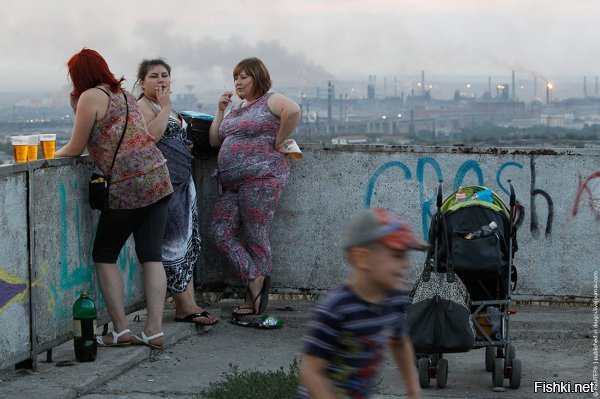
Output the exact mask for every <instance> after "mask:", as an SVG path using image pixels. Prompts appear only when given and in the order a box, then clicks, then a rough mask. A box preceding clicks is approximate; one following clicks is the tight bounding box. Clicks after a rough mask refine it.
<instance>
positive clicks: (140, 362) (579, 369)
mask: <svg viewBox="0 0 600 399" xmlns="http://www.w3.org/2000/svg"><path fill="white" fill-rule="evenodd" d="M237 302H238V301H234V300H223V301H221V302H219V303H218V304H216V305H215V307H213V308H209V309H210V310H211V311H213V312H214V313H217V314H219V313H220V314H222V315H224V316H225V317H227V316H228V315H229V314H230V312H231V309H232V308H233V307H234V306H235V305H236V304H237ZM312 305H313V303H312V302H308V301H276V300H272V301H271V302H270V305H269V313H270V314H273V315H276V316H278V317H280V318H281V319H283V320H284V322H285V326H284V328H283V329H280V330H257V329H253V328H244V327H240V326H237V325H233V324H231V323H228V322H227V321H226V320H222V321H221V323H219V324H218V325H217V326H214V327H212V328H210V329H209V330H208V331H204V332H202V331H198V330H197V329H196V328H195V327H194V326H192V325H190V324H187V323H175V322H173V321H172V320H173V317H174V309H167V310H166V311H165V318H164V320H165V334H166V335H167V336H168V340H169V343H170V344H171V346H170V347H168V348H167V349H166V350H164V351H151V350H150V349H149V348H146V347H127V348H99V349H98V358H97V360H96V361H95V362H92V363H77V362H75V360H74V354H73V349H72V342H68V343H65V344H64V345H61V346H60V347H58V348H55V350H54V351H53V358H54V359H53V360H54V361H55V362H54V363H50V364H48V363H45V362H44V360H45V356H43V357H40V369H39V370H38V371H36V372H31V371H22V370H21V371H15V370H3V371H0V380H1V382H0V397H1V398H4V397H6V398H15V399H22V398H23V399H24V398H50V399H52V398H61V399H62V398H77V397H80V398H84V399H99V398H109V399H117V398H121V399H122V398H128V399H147V398H165V397H166V398H169V397H177V398H200V396H198V394H199V393H200V392H201V391H202V390H204V389H206V388H208V386H209V384H210V383H211V382H216V381H219V380H220V379H221V378H222V375H223V373H224V372H227V371H228V370H229V369H230V365H231V364H235V365H237V366H238V367H239V369H240V370H258V371H267V370H277V369H279V368H281V367H283V368H284V369H285V370H287V369H288V367H289V365H290V364H291V362H292V361H293V359H294V358H295V357H297V355H298V353H299V350H300V338H301V336H302V334H303V333H304V331H305V327H306V322H307V320H308V318H309V316H310V310H311V308H312ZM514 307H515V308H516V309H517V310H519V313H517V314H516V315H514V316H512V318H511V328H512V329H513V334H512V337H513V339H514V341H515V345H516V348H517V358H520V359H521V360H522V362H523V376H522V384H521V388H520V389H518V390H512V389H510V388H506V390H505V391H504V392H492V390H491V388H492V379H491V374H490V373H488V372H486V371H485V367H484V353H485V350H483V349H477V350H472V351H470V352H467V353H459V354H448V355H445V358H447V359H448V362H449V374H448V386H447V387H446V388H445V389H437V388H435V380H432V388H428V389H425V390H423V397H424V398H441V397H445V398H524V399H528V398H564V397H573V398H582V397H586V396H585V395H582V394H571V395H569V394H559V393H548V392H546V393H543V392H539V391H538V392H537V393H536V392H535V391H534V381H546V382H551V381H563V382H568V381H571V382H581V383H585V382H590V381H591V379H592V366H593V354H592V350H593V340H592V323H593V312H592V309H591V308H588V307H585V308H571V307H556V306H524V305H516V306H514ZM285 309H287V310H285ZM290 309H291V310H290ZM138 314H139V315H140V316H141V318H142V321H141V322H132V330H133V331H134V332H136V331H139V329H141V328H142V326H143V319H144V317H145V314H144V311H141V312H138ZM134 315H135V314H134ZM134 315H130V316H129V317H130V318H131V320H133V316H134ZM61 361H72V364H73V365H72V366H66V367H57V362H61ZM504 385H505V386H508V381H507V380H505V384H504ZM403 396H404V388H403V384H402V382H401V381H400V378H399V377H398V371H397V370H396V369H395V367H394V364H393V362H391V361H390V360H389V358H388V359H386V361H385V362H384V365H383V369H382V382H381V384H380V386H379V392H378V394H377V395H376V396H375V398H376V399H389V398H401V397H403ZM589 397H591V395H589Z"/></svg>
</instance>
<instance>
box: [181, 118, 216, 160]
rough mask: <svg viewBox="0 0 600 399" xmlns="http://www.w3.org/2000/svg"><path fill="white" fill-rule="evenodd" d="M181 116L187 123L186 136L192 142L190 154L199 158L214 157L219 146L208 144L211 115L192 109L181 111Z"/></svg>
mask: <svg viewBox="0 0 600 399" xmlns="http://www.w3.org/2000/svg"><path fill="white" fill-rule="evenodd" d="M181 116H182V117H183V119H184V120H185V122H186V123H187V138H188V139H189V140H190V141H191V142H192V143H193V144H194V146H193V147H192V155H193V156H194V157H195V158H196V159H200V160H207V159H210V158H213V157H216V156H217V155H218V154H219V148H215V147H213V146H211V145H210V140H209V135H208V132H209V130H210V125H211V124H212V121H213V116H212V115H208V114H202V113H199V112H192V111H183V112H181Z"/></svg>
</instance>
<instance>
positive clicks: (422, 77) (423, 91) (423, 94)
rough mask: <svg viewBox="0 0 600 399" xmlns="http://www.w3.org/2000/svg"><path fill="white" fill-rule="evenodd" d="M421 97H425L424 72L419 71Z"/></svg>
mask: <svg viewBox="0 0 600 399" xmlns="http://www.w3.org/2000/svg"><path fill="white" fill-rule="evenodd" d="M421 96H422V97H425V71H421Z"/></svg>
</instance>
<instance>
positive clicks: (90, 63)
mask: <svg viewBox="0 0 600 399" xmlns="http://www.w3.org/2000/svg"><path fill="white" fill-rule="evenodd" d="M67 66H68V68H69V76H70V78H71V81H72V82H73V93H72V94H73V95H74V96H75V97H77V98H78V97H79V96H80V95H81V93H83V92H84V91H86V90H88V89H91V88H92V87H96V86H98V85H99V84H105V85H108V86H109V87H110V91H112V92H113V93H117V92H118V91H119V89H120V88H121V82H122V81H124V80H125V78H123V77H121V79H119V80H117V79H116V78H115V75H114V74H113V73H112V72H111V71H110V69H109V68H108V64H107V63H106V61H105V60H104V58H102V56H101V55H100V53H98V52H97V51H94V50H91V49H88V48H84V49H83V50H81V51H80V52H78V53H76V54H75V55H73V56H72V57H71V59H70V60H69V62H67Z"/></svg>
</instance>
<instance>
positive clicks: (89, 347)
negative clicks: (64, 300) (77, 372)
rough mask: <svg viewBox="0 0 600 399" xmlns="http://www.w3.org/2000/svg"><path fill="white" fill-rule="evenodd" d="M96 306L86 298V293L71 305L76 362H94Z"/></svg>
mask: <svg viewBox="0 0 600 399" xmlns="http://www.w3.org/2000/svg"><path fill="white" fill-rule="evenodd" d="M97 317H98V316H97V313H96V305H95V304H94V301H92V299H91V298H89V297H88V295H87V292H86V291H82V292H81V296H80V297H79V298H78V299H77V300H76V301H75V304H74V305H73V343H74V346H75V359H77V361H78V362H93V361H94V360H96V352H97V350H98V346H97V343H96V319H97Z"/></svg>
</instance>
